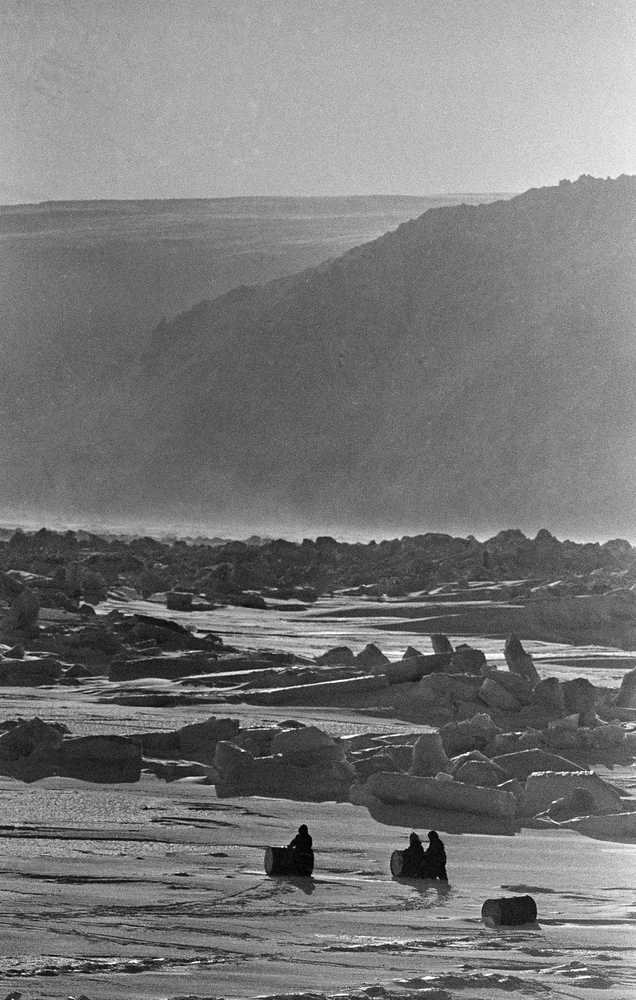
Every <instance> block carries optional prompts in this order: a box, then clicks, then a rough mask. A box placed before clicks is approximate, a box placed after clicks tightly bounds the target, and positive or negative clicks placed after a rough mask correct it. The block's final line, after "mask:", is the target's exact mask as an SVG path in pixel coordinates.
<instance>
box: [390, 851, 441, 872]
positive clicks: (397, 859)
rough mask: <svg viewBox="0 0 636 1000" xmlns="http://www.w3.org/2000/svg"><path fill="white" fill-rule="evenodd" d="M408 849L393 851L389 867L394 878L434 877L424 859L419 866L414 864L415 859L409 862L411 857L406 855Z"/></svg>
mask: <svg viewBox="0 0 636 1000" xmlns="http://www.w3.org/2000/svg"><path fill="white" fill-rule="evenodd" d="M405 854H406V851H393V854H392V855H391V860H390V861H389V867H390V869H391V875H393V877H394V878H433V876H432V875H431V872H430V870H427V866H426V860H425V859H424V860H423V861H422V862H421V864H419V865H418V866H417V867H414V866H413V861H412V860H411V861H410V863H409V858H408V857H405Z"/></svg>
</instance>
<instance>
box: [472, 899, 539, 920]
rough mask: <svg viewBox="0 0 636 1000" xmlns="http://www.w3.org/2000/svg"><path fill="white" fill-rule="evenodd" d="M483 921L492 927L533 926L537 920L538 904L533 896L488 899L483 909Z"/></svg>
mask: <svg viewBox="0 0 636 1000" xmlns="http://www.w3.org/2000/svg"><path fill="white" fill-rule="evenodd" d="M481 919H482V920H483V921H484V923H486V924H489V925H490V926H491V927H498V926H500V925H502V924H503V925H506V926H512V925H514V924H531V923H534V921H535V920H536V919H537V904H536V903H535V901H534V899H533V898H532V896H503V897H502V898H501V899H487V900H486V902H485V903H484V905H483V906H482V908H481Z"/></svg>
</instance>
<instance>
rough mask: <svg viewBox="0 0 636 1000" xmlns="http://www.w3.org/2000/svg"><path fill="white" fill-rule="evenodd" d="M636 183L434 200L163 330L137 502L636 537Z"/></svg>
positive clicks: (147, 396) (147, 386)
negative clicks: (495, 198) (297, 270)
mask: <svg viewBox="0 0 636 1000" xmlns="http://www.w3.org/2000/svg"><path fill="white" fill-rule="evenodd" d="M635 189H636V181H635V179H634V178H628V177H621V178H618V179H617V180H607V181H602V180H593V179H591V178H581V179H580V180H579V181H578V182H576V183H573V184H571V183H563V184H561V185H559V186H558V187H555V188H546V189H541V190H531V191H528V192H526V193H525V194H523V195H521V196H519V197H517V198H513V199H511V200H509V201H505V202H496V203H494V204H490V205H481V206H458V207H446V208H441V209H435V210H431V211H428V212H426V213H425V214H424V215H423V216H421V217H420V218H418V219H416V220H414V221H413V222H409V223H406V224H404V225H402V226H400V227H399V228H398V229H397V230H396V231H395V232H392V233H389V234H387V235H386V236H383V237H381V238H380V239H378V240H376V241H374V242H372V243H368V244H365V245H364V246H361V247H359V248H357V249H354V250H352V251H350V252H348V253H346V254H345V255H344V256H342V257H340V258H338V259H336V260H334V261H331V262H329V263H328V264H326V265H323V266H321V267H318V268H314V269H311V270H308V271H305V272H303V273H301V274H299V275H296V276H293V277H290V278H284V279H282V280H279V281H275V282H273V283H270V284H268V285H265V286H261V287H242V288H238V289H235V290H233V291H232V292H230V293H228V294H227V295H225V296H222V297H221V298H218V299H216V300H215V301H213V302H203V303H201V304H200V305H198V306H197V307H196V308H194V309H193V310H190V311H189V312H187V313H184V314H182V315H181V316H179V317H177V319H175V320H174V321H173V322H172V323H169V324H163V325H161V326H160V327H159V328H158V329H157V330H156V332H155V337H154V343H153V347H152V351H151V352H150V353H149V355H148V357H147V359H146V362H147V363H146V368H145V375H144V379H143V383H142V388H143V393H142V396H141V403H142V405H141V409H140V410H136V412H135V424H136V434H137V435H138V436H137V438H136V442H135V444H136V445H137V456H136V462H135V465H134V469H132V470H130V472H131V473H132V475H130V476H129V477H128V478H127V479H126V481H125V483H124V493H125V494H126V495H130V493H131V492H133V493H134V492H135V485H134V484H135V483H138V484H139V497H138V500H141V495H143V497H144V498H145V500H146V502H148V503H150V504H151V505H152V506H153V508H154V509H156V508H161V507H162V506H163V508H164V510H165V509H167V508H170V507H171V506H172V508H174V504H175V503H177V504H179V505H181V504H184V505H185V506H186V507H187V508H188V509H189V510H192V509H193V508H194V509H195V510H196V512H197V513H199V514H201V515H204V514H205V512H206V511H208V512H209V511H212V512H218V511H224V512H227V511H228V509H234V510H236V509H237V508H238V510H240V512H241V513H242V515H243V516H244V517H246V518H247V519H248V520H249V519H251V520H252V522H254V521H257V522H258V523H263V522H267V521H269V522H270V523H271V522H272V521H274V520H276V521H277V522H278V523H290V522H291V523H299V522H300V523H302V522H303V521H304V523H309V524H324V525H342V526H347V525H351V526H359V525H366V526H375V525H377V526H385V530H386V528H389V529H390V528H391V526H396V527H398V530H399V528H400V527H402V526H404V525H413V524H417V525H426V526H427V527H429V528H436V527H446V528H447V527H449V526H451V525H462V526H466V527H467V528H468V529H469V530H474V531H480V530H481V531H483V530H487V529H488V527H490V526H492V525H498V526H499V525H501V524H502V523H506V522H507V523H510V522H511V521H512V522H513V523H517V524H520V526H521V527H526V526H528V525H529V526H531V527H534V528H536V527H538V526H539V524H540V523H542V522H543V523H545V522H548V523H551V524H554V525H555V526H556V527H557V529H559V530H567V531H568V532H577V531H578V532H582V533H585V534H588V536H589V535H590V534H596V535H597V536H598V535H602V534H604V533H610V534H616V533H622V534H629V532H630V530H632V529H633V527H634V521H633V510H632V501H633V496H634V494H635V491H636V481H635V478H634V476H635V464H634V461H633V447H632V446H633V443H634V427H635V419H634V418H635V415H636V409H635V406H634V393H633V386H634V384H635V383H636V350H635V344H636V341H635V339H634V316H635V315H636V310H635V308H634V306H635V302H634V281H633V274H634V255H633V246H634V243H633V238H634V222H633V219H634V211H633V209H634V193H635ZM128 419H130V414H129V416H128ZM142 426H143V429H142V430H140V428H141V427H142Z"/></svg>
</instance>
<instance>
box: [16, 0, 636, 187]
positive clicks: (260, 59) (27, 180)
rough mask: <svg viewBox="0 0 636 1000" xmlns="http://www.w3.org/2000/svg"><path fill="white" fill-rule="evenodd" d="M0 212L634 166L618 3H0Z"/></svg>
mask: <svg viewBox="0 0 636 1000" xmlns="http://www.w3.org/2000/svg"><path fill="white" fill-rule="evenodd" d="M0 36H1V37H2V42H1V43H0V44H1V45H2V53H1V57H0V91H1V93H2V95H3V96H2V99H1V103H0V129H1V133H2V136H3V139H2V149H1V151H0V203H5V204H9V203H16V202H30V201H41V200H53V199H56V200H57V199H90V198H170V197H176V198H189V197H230V196H245V195H295V196H299V195H344V194H433V193H439V192H460V191H461V192H468V191H472V192H485V191H497V192H514V191H521V190H524V189H526V188H528V187H539V186H542V185H544V184H554V183H556V182H557V181H558V180H559V179H561V178H563V177H569V178H575V177H577V176H579V175H580V174H582V173H589V174H593V175H594V176H617V175H618V174H621V173H634V172H635V168H636V155H635V154H634V150H635V149H636V143H635V142H634V139H635V138H636V137H635V135H634V126H633V124H631V123H633V120H634V115H633V108H634V106H636V73H634V71H633V61H634V52H635V51H636V4H634V3H633V0H598V2H597V0H2V4H1V5H0Z"/></svg>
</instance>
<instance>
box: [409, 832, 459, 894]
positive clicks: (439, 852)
mask: <svg viewBox="0 0 636 1000" xmlns="http://www.w3.org/2000/svg"><path fill="white" fill-rule="evenodd" d="M404 872H405V874H407V873H408V875H411V876H416V877H419V878H439V879H441V880H442V881H443V882H448V875H447V874H446V851H445V850H444V843H443V841H442V840H441V839H440V836H439V834H438V833H437V831H436V830H431V831H430V833H429V835H428V847H427V849H426V850H424V848H423V846H422V841H421V840H420V838H419V837H418V835H417V834H416V833H415V832H413V833H412V834H411V835H410V837H409V846H408V847H407V849H406V850H405V851H404Z"/></svg>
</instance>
